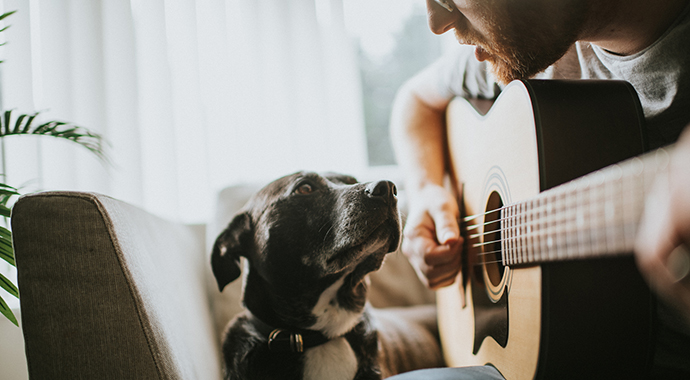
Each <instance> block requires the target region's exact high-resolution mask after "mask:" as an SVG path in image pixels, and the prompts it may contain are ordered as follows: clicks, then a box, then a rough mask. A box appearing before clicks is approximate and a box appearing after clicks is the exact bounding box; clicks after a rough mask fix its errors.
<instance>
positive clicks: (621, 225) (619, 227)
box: [501, 149, 669, 265]
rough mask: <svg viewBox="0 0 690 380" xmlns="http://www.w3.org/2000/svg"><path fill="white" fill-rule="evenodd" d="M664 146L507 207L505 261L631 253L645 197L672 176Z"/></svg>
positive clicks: (503, 221) (503, 240)
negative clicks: (656, 180)
mask: <svg viewBox="0 0 690 380" xmlns="http://www.w3.org/2000/svg"><path fill="white" fill-rule="evenodd" d="M668 152H669V150H668V149H659V150H657V151H654V152H652V153H649V154H646V155H643V156H641V157H640V158H632V159H630V160H627V161H624V162H622V163H619V164H616V165H612V166H609V167H606V168H604V169H601V170H599V171H596V172H594V173H591V174H588V175H586V176H584V177H580V178H578V179H576V180H573V181H571V182H568V183H566V184H563V185H561V186H558V187H555V188H552V189H549V190H547V191H544V192H542V193H540V194H539V195H538V196H536V197H534V198H532V199H529V200H527V201H524V202H520V203H516V204H511V205H507V206H505V207H503V208H502V210H501V246H502V259H503V263H504V265H518V264H530V263H541V262H549V261H561V260H571V259H580V258H592V257H600V256H610V255H620V254H629V253H630V252H632V250H633V245H634V242H635V237H636V234H637V225H638V222H639V220H640V217H641V216H642V212H643V211H644V207H645V206H644V205H645V198H646V196H647V194H649V191H650V190H651V187H652V184H653V183H654V180H655V179H660V180H661V181H664V180H665V178H666V177H667V174H668V170H667V169H668V162H669V155H668Z"/></svg>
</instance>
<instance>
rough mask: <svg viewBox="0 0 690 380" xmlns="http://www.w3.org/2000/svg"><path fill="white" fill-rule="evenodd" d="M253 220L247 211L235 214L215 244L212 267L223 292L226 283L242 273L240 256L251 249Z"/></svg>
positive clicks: (219, 287)
mask: <svg viewBox="0 0 690 380" xmlns="http://www.w3.org/2000/svg"><path fill="white" fill-rule="evenodd" d="M251 231H252V226H251V220H250V218H249V215H248V214H247V213H241V214H237V215H235V217H234V218H233V219H232V221H231V222H230V224H229V225H228V228H226V229H225V231H223V232H222V233H221V234H220V235H219V236H218V238H217V239H216V242H215V244H213V252H211V268H212V269H213V275H214V276H215V277H216V282H218V289H219V290H220V291H221V292H222V291H223V288H225V285H227V284H229V283H231V282H233V281H234V280H235V279H237V277H239V276H240V274H242V269H241V268H240V256H246V254H247V253H248V250H249V249H250V247H249V244H250V240H248V239H249V238H250V237H251Z"/></svg>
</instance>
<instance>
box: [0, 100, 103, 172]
mask: <svg viewBox="0 0 690 380" xmlns="http://www.w3.org/2000/svg"><path fill="white" fill-rule="evenodd" d="M38 115H39V112H36V113H34V114H31V115H27V114H22V115H19V117H17V119H16V120H15V122H14V123H12V110H7V111H5V112H4V115H3V117H2V118H0V138H2V137H5V136H12V135H35V136H52V137H56V138H61V139H66V140H70V141H72V142H75V143H77V144H79V145H81V146H83V147H84V148H86V149H88V150H89V151H90V152H92V153H93V154H95V155H96V156H97V157H98V158H99V159H100V160H101V161H103V162H105V163H108V162H109V160H108V157H107V155H106V153H105V147H106V145H107V143H106V142H105V140H104V138H103V136H101V135H100V134H98V133H94V132H91V131H89V130H88V129H86V128H84V127H79V126H76V125H73V124H71V123H67V122H63V121H55V120H53V121H49V122H46V123H43V124H40V125H38V126H34V120H35V119H36V117H37V116H38Z"/></svg>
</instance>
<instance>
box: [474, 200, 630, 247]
mask: <svg viewBox="0 0 690 380" xmlns="http://www.w3.org/2000/svg"><path fill="white" fill-rule="evenodd" d="M602 202H603V203H604V204H606V203H607V202H608V201H607V200H603V201H602ZM592 205H595V203H592V204H589V205H588V206H592ZM638 205H640V203H639V202H636V201H631V202H625V203H621V204H620V209H621V210H622V209H623V208H625V207H626V206H633V207H634V206H638ZM531 211H532V210H527V211H525V212H524V216H523V217H518V216H516V215H511V216H509V217H504V218H500V219H497V220H494V221H490V222H486V223H483V224H476V225H472V226H470V227H467V228H466V230H467V231H470V230H475V229H477V228H478V227H486V226H489V225H492V224H496V223H501V222H505V221H507V220H513V221H518V220H520V222H519V223H515V224H511V225H510V226H509V227H504V225H503V224H502V225H501V228H498V229H495V230H490V231H485V232H482V233H475V234H471V235H469V238H471V239H472V238H479V237H483V236H486V235H489V234H492V233H502V232H506V231H515V230H518V229H521V228H525V227H533V226H537V227H539V225H540V224H543V223H544V222H545V221H546V222H549V221H550V222H552V223H556V224H559V225H563V224H572V223H573V222H575V223H577V220H578V217H581V218H582V219H585V220H590V223H589V225H590V226H591V220H592V217H595V218H596V217H602V216H603V217H606V213H607V210H606V209H605V208H602V209H597V210H595V211H593V212H592V211H589V212H587V213H586V214H581V215H569V216H567V215H565V214H562V215H563V216H562V217H560V218H558V219H556V218H553V217H551V216H546V217H541V218H537V219H535V218H530V217H532V216H533V215H530V212H531ZM564 212H568V210H565V211H564ZM624 213H627V214H629V213H630V212H626V211H621V212H619V215H623V214H624ZM635 216H638V215H635ZM623 219H625V218H623ZM627 223H635V222H631V221H628V222H627ZM583 224H584V225H587V223H583ZM624 225H627V224H624ZM557 227H559V226H554V225H551V226H548V227H546V228H543V229H539V228H537V229H536V231H532V230H530V231H529V232H528V233H527V234H524V233H522V234H520V236H519V237H524V236H533V235H534V234H535V233H541V234H549V233H553V231H552V230H553V229H555V228H557ZM593 228H594V227H584V228H575V229H572V228H571V229H567V230H565V231H559V232H563V233H570V232H581V231H582V230H590V229H593ZM604 228H605V227H604ZM514 238H518V237H517V236H516V237H514Z"/></svg>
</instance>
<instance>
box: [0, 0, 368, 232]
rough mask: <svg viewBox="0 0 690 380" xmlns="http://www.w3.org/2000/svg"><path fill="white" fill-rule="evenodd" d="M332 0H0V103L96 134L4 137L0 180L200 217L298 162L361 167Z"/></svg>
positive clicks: (172, 215) (338, 14) (348, 59)
mask: <svg viewBox="0 0 690 380" xmlns="http://www.w3.org/2000/svg"><path fill="white" fill-rule="evenodd" d="M342 1H343V0H4V1H2V3H1V4H2V10H3V11H5V12H7V11H10V10H17V11H18V12H17V13H16V14H14V15H12V16H10V17H8V18H6V19H5V24H6V25H11V27H10V28H9V29H8V30H7V31H5V32H3V33H2V36H0V38H1V39H3V40H5V41H7V42H8V43H7V45H5V46H3V47H0V52H1V53H0V55H1V56H2V59H3V60H4V61H5V62H4V63H2V64H0V73H1V77H0V86H1V87H2V93H1V95H2V108H3V109H14V110H15V111H14V112H16V113H17V114H19V113H31V112H33V111H35V110H38V111H43V112H42V117H43V120H44V121H47V120H55V119H57V120H64V121H69V122H73V123H75V124H77V125H80V126H84V127H87V128H89V129H91V130H93V131H96V132H99V133H101V134H103V135H104V136H105V137H106V139H107V141H109V142H110V147H109V149H108V153H109V156H110V158H111V160H112V164H111V165H104V164H102V163H100V162H99V161H98V160H96V159H95V158H94V157H93V156H92V155H91V154H90V153H89V152H87V151H86V150H84V149H83V148H81V147H77V146H76V145H74V144H70V143H65V142H60V141H53V139H50V138H42V139H39V138H35V139H34V138H28V139H27V138H23V137H19V138H18V137H13V138H6V139H5V140H6V141H4V144H3V157H4V160H5V168H6V178H5V182H6V183H8V184H11V185H15V186H23V191H24V192H27V191H36V190H84V191H97V192H100V193H104V194H107V195H111V196H113V197H115V198H118V199H122V200H125V201H127V202H130V203H133V204H135V205H138V206H140V207H142V208H144V209H146V210H148V211H150V212H153V213H155V214H157V215H160V216H162V217H165V218H168V219H172V220H178V221H182V222H188V223H196V222H205V221H206V220H208V218H209V216H210V215H211V214H212V211H213V210H212V208H213V203H214V200H215V196H216V194H217V192H218V191H219V190H220V189H222V188H223V187H225V186H228V185H232V184H237V183H243V182H252V183H255V182H266V181H268V180H271V179H273V178H276V177H278V176H281V175H284V174H288V173H290V172H293V171H296V170H301V169H306V170H316V171H323V170H329V171H340V172H346V173H349V174H354V175H360V176H361V175H365V174H363V173H365V172H366V171H367V157H366V148H365V146H366V144H365V141H364V136H365V135H364V127H363V124H364V123H363V115H362V106H361V90H360V79H359V74H358V68H357V60H356V51H355V48H354V45H353V43H352V41H351V40H350V38H349V37H348V36H347V33H346V31H345V27H344V22H343V4H342Z"/></svg>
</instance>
